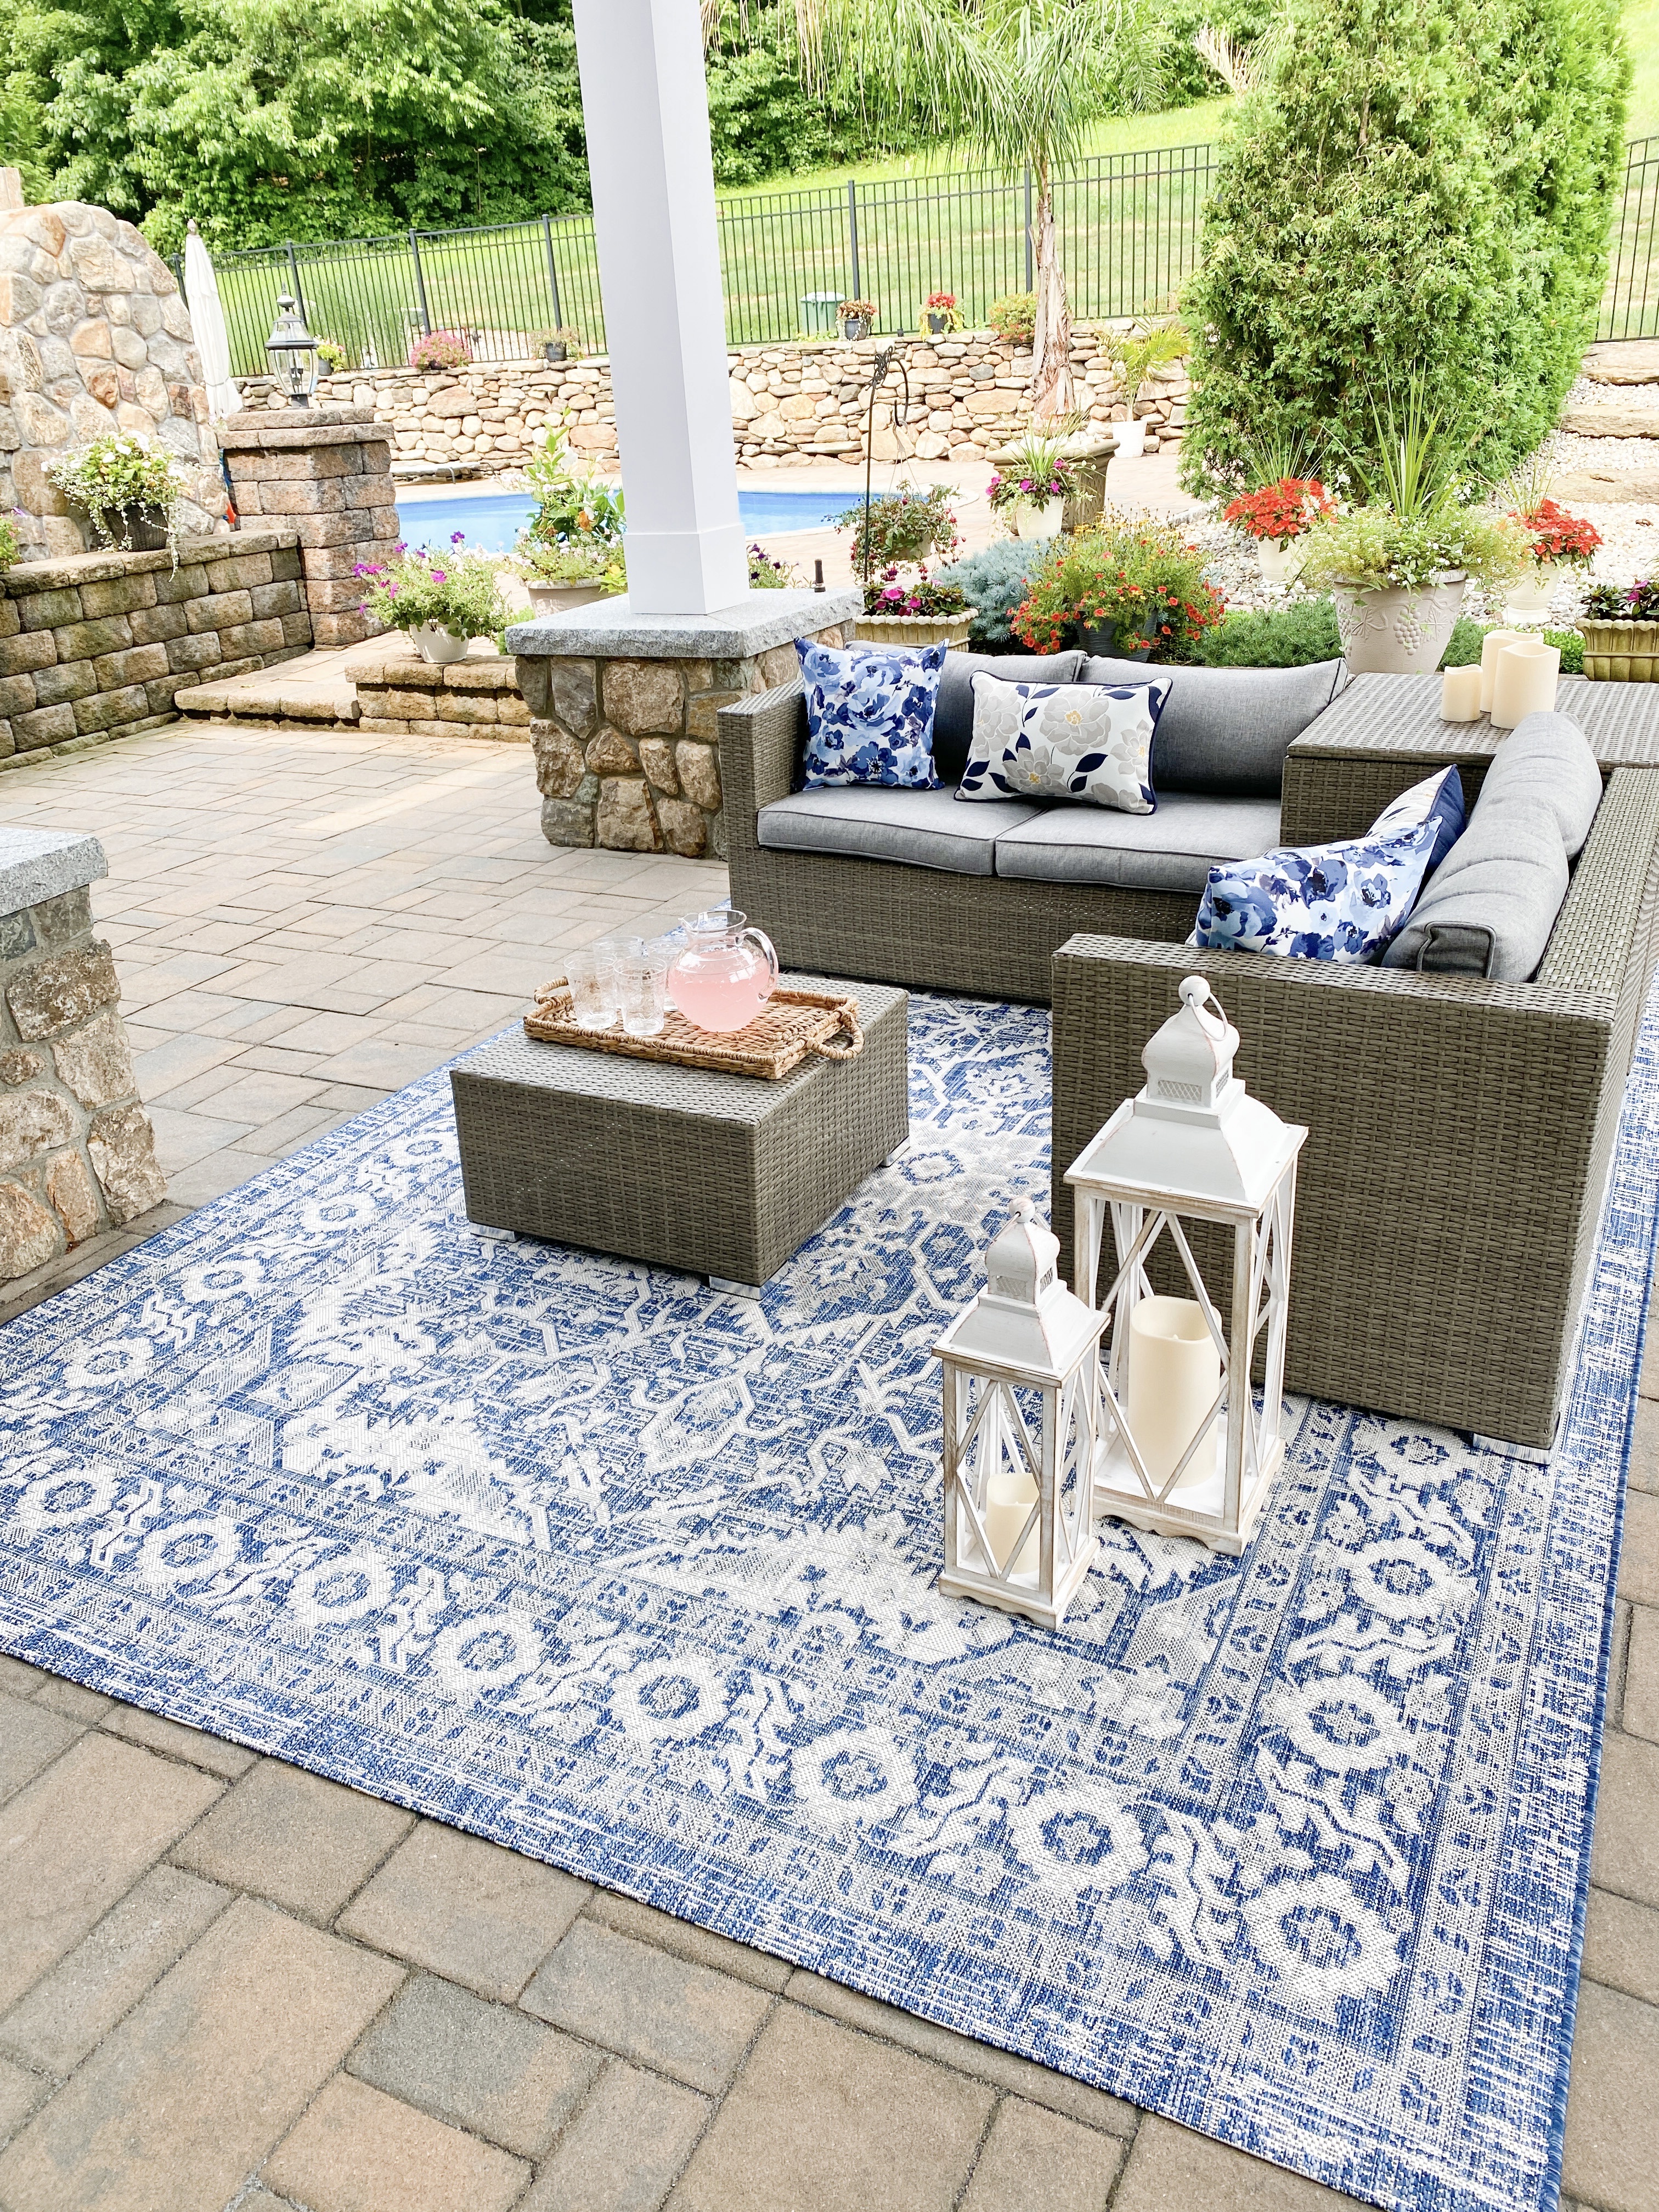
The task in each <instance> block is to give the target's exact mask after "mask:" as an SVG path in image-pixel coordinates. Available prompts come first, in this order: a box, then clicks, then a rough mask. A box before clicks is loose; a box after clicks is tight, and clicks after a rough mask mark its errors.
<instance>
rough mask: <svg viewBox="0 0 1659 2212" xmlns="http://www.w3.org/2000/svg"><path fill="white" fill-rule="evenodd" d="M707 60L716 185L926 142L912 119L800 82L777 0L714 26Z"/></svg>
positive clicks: (905, 149) (753, 180) (742, 182)
mask: <svg viewBox="0 0 1659 2212" xmlns="http://www.w3.org/2000/svg"><path fill="white" fill-rule="evenodd" d="M706 66H707V71H708V134H709V137H710V139H711V141H712V143H713V147H714V181H715V183H716V184H720V185H753V184H759V183H761V182H762V181H763V179H765V178H768V177H774V176H778V175H780V174H783V173H787V172H788V171H790V170H792V169H817V168H825V167H829V164H830V163H832V162H836V161H846V162H854V161H868V160H869V159H870V158H871V157H872V155H879V154H887V153H904V152H908V150H909V149H911V148H912V147H915V146H919V145H921V144H923V143H925V141H926V135H927V134H926V132H925V131H923V130H922V128H921V125H919V124H918V123H917V122H916V121H915V119H914V118H912V119H910V120H909V121H908V122H907V123H905V124H902V125H901V124H897V123H896V122H895V121H894V120H893V119H892V118H887V119H886V120H885V121H884V123H878V122H877V121H876V120H875V119H874V118H871V117H869V116H867V115H866V114H865V113H864V112H862V110H861V109H860V108H859V107H858V106H856V105H847V104H842V105H836V103H834V102H833V101H832V100H829V99H828V98H826V97H824V96H823V95H822V94H820V93H818V92H815V91H814V90H812V89H811V88H809V87H808V86H806V85H805V84H803V83H802V82H801V78H800V72H799V69H798V68H797V66H796V61H795V57H794V53H793V48H792V46H791V44H790V42H789V40H788V39H787V36H786V34H785V32H784V29H783V25H782V19H781V11H780V8H779V6H778V4H777V0H769V4H767V5H764V6H761V5H756V6H752V7H751V8H750V9H749V10H748V11H747V14H746V17H745V19H744V22H743V23H738V22H737V21H732V22H728V23H726V24H725V25H724V27H721V26H720V25H715V26H714V27H713V28H712V33H711V39H710V42H709V46H708V54H707V57H706Z"/></svg>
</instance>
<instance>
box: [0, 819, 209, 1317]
mask: <svg viewBox="0 0 1659 2212" xmlns="http://www.w3.org/2000/svg"><path fill="white" fill-rule="evenodd" d="M108 872H109V869H108V866H107V863H106V860H105V859H104V849H103V847H102V846H101V845H100V843H99V842H98V840H97V839H96V838H95V837H77V836H66V835H64V834H63V833H62V832H59V831H52V830H27V829H0V1282H11V1281H15V1279H16V1278H17V1277H18V1276H20V1275H27V1274H30V1273H33V1270H34V1269H35V1268H36V1267H44V1266H45V1265H46V1262H47V1261H49V1260H52V1259H55V1258H56V1257H57V1255H58V1254H59V1253H60V1252H62V1251H64V1249H66V1248H67V1247H69V1246H72V1245H76V1244H81V1243H85V1241H86V1240H87V1238H88V1237H95V1236H96V1235H97V1234H98V1232H99V1231H100V1230H103V1229H119V1228H122V1227H124V1226H125V1224H126V1223H127V1222H129V1221H131V1220H133V1219H134V1218H136V1217H137V1215H139V1214H141V1213H148V1212H149V1210H150V1208H151V1206H159V1205H160V1204H161V1200H163V1199H164V1198H165V1197H166V1196H167V1183H166V1182H165V1180H164V1179H163V1176H162V1174H161V1169H160V1167H159V1166H158V1165H157V1164H156V1159H155V1135H154V1133H153V1131H152V1130H151V1128H150V1124H149V1115H147V1114H146V1113H145V1112H144V1109H143V1106H142V1105H141V1104H140V1103H139V1100H138V1095H137V1083H136V1081H135V1079H134V1077H133V1073H132V1055H131V1053H130V1051H129V1050H128V1048H127V1036H126V1029H125V1024H124V1023H123V1022H122V1019H121V1017H120V1015H119V1013H118V1012H117V1010H116V1009H117V1002H118V1000H119V998H120V995H121V987H120V985H119V983H118V981H117V980H116V975H115V962H114V958H113V957H112V954H111V951H110V949H109V947H108V945H105V944H103V943H101V942H100V941H99V940H98V939H94V936H93V933H92V905H91V901H90V899H89V897H88V892H87V888H86V887H87V885H88V884H90V883H93V882H94V881H95V880H96V878H98V877H100V876H103V875H107V874H108Z"/></svg>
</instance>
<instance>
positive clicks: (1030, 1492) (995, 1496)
mask: <svg viewBox="0 0 1659 2212" xmlns="http://www.w3.org/2000/svg"><path fill="white" fill-rule="evenodd" d="M1035 1504H1036V1484H1035V1483H1034V1482H1033V1481H1032V1480H1031V1478H1030V1475H1029V1474H1027V1473H1026V1471H1025V1469H1024V1468H1023V1467H1013V1466H1011V1465H1010V1464H1009V1462H1007V1461H1006V1460H1004V1461H1003V1462H1002V1464H1001V1465H1000V1467H997V1468H993V1470H992V1473H991V1479H990V1480H989V1481H988V1482H987V1484H986V1486H985V1503H984V1504H983V1505H982V1506H981V1509H980V1518H981V1520H982V1521H983V1522H984V1523H985V1533H986V1534H987V1536H988V1537H989V1538H990V1540H991V1550H992V1552H993V1553H994V1559H993V1565H994V1566H995V1567H996V1569H997V1571H998V1572H999V1573H1000V1574H1005V1575H1011V1574H1012V1573H1014V1572H1015V1571H1016V1568H1017V1567H1018V1568H1024V1569H1027V1570H1030V1569H1032V1568H1035V1567H1036V1565H1037V1547H1038V1545H1039V1543H1040V1541H1041V1538H1040V1534H1039V1524H1038V1523H1037V1522H1032V1524H1031V1533H1030V1535H1029V1536H1028V1537H1027V1538H1026V1539H1025V1541H1024V1543H1023V1544H1021V1545H1020V1547H1019V1558H1018V1560H1014V1559H1010V1558H1009V1556H1008V1555H1009V1553H1011V1552H1012V1549H1013V1547H1014V1545H1015V1544H1016V1542H1017V1541H1018V1537H1019V1532H1020V1530H1021V1529H1022V1528H1024V1526H1025V1522H1026V1516H1028V1515H1029V1514H1030V1510H1031V1508H1032V1507H1033V1506H1034V1505H1035Z"/></svg>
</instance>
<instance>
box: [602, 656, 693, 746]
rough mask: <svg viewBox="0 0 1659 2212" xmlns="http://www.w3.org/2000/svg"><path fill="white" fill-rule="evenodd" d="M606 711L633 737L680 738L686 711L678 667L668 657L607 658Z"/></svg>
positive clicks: (612, 720)
mask: <svg viewBox="0 0 1659 2212" xmlns="http://www.w3.org/2000/svg"><path fill="white" fill-rule="evenodd" d="M684 713H685V694H684V688H683V686H682V684H681V682H680V672H679V670H678V668H677V667H675V665H673V663H672V662H671V661H665V660H611V661H607V662H606V663H605V719H606V720H607V721H611V722H614V723H615V724H616V726H617V728H618V729H619V730H626V731H627V732H628V734H629V736H630V737H641V736H643V735H645V734H646V733H647V732H649V733H651V734H653V735H665V736H670V737H678V735H679V732H680V726H681V723H682V721H683V720H684Z"/></svg>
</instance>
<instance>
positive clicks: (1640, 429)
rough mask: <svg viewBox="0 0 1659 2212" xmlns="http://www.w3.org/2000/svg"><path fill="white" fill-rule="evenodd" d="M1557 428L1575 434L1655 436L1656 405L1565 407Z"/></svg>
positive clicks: (1657, 431) (1658, 424) (1658, 411)
mask: <svg viewBox="0 0 1659 2212" xmlns="http://www.w3.org/2000/svg"><path fill="white" fill-rule="evenodd" d="M1561 428H1563V429H1564V430H1565V431H1567V432H1568V433H1569V435H1571V436H1572V437H1575V438H1659V407H1569V408H1568V410H1567V411H1566V413H1565V415H1564V416H1562V417H1561Z"/></svg>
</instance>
